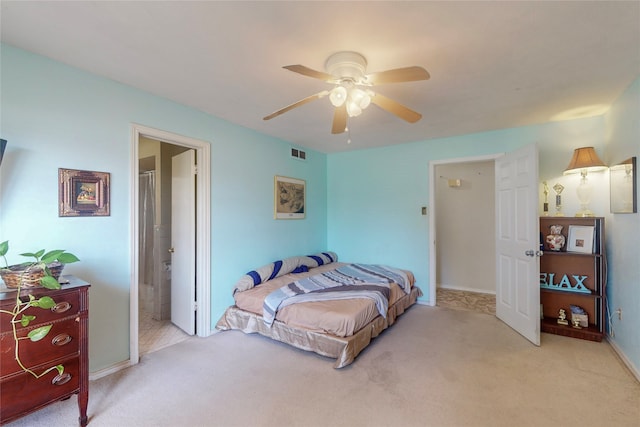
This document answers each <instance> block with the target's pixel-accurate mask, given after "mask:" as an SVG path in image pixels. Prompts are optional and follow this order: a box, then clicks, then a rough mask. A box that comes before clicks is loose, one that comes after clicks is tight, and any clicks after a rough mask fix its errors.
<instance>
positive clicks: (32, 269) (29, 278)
mask: <svg viewBox="0 0 640 427" xmlns="http://www.w3.org/2000/svg"><path fill="white" fill-rule="evenodd" d="M47 267H48V268H49V271H50V272H51V276H53V278H54V279H56V280H58V278H59V277H60V274H62V269H63V268H64V264H62V263H60V262H52V263H51V264H49V265H47ZM44 276H45V271H44V269H43V268H42V267H41V266H40V265H32V264H18V265H10V266H9V267H7V268H3V269H0V278H2V280H3V281H4V284H5V286H6V287H7V288H14V289H15V288H18V287H22V288H39V287H40V286H41V285H40V280H41V279H42V278H43V277H44Z"/></svg>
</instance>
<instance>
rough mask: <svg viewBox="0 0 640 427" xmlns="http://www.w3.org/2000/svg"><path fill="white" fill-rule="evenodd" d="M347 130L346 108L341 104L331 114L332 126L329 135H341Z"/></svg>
mask: <svg viewBox="0 0 640 427" xmlns="http://www.w3.org/2000/svg"><path fill="white" fill-rule="evenodd" d="M346 129H347V106H346V104H342V105H341V106H340V107H336V109H335V111H334V112H333V126H332V127H331V133H333V134H337V133H343V132H344V131H345V130H346Z"/></svg>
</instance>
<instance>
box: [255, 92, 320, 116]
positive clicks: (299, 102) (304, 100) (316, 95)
mask: <svg viewBox="0 0 640 427" xmlns="http://www.w3.org/2000/svg"><path fill="white" fill-rule="evenodd" d="M327 95H329V91H328V90H323V91H322V92H318V93H316V94H314V95H311V96H307V97H306V98H304V99H301V100H300V101H298V102H294V103H293V104H291V105H287V106H286V107H284V108H281V109H280V110H278V111H275V112H273V113H271V114H269V115H268V116H266V117H263V118H262V120H271V119H273V118H274V117H278V116H279V115H280V114H284V113H286V112H287V111H289V110H293V109H294V108H296V107H299V106H301V105H304V104H306V103H308V102H311V101H314V100H316V99H320V98H323V97H325V96H327Z"/></svg>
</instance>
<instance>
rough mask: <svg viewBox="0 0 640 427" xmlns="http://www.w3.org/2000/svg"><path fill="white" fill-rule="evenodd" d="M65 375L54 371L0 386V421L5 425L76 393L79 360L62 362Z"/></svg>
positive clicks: (20, 376)
mask: <svg viewBox="0 0 640 427" xmlns="http://www.w3.org/2000/svg"><path fill="white" fill-rule="evenodd" d="M62 365H64V372H63V373H62V376H59V375H58V371H57V370H55V369H54V370H53V372H49V373H48V374H47V375H45V376H43V377H41V378H34V377H33V376H32V375H31V374H28V373H22V374H20V375H16V376H13V377H11V378H10V379H6V380H2V381H1V382H0V396H2V418H1V421H2V422H3V423H4V422H7V421H10V420H12V419H14V418H17V417H19V416H21V415H24V414H26V413H29V412H31V411H33V410H36V409H39V408H41V407H43V406H46V405H48V404H50V403H53V402H55V401H58V400H60V399H63V398H66V397H69V396H71V395H72V394H73V393H77V392H78V390H79V385H80V375H79V373H80V368H79V361H78V358H77V357H76V358H74V359H69V360H66V361H64V362H62Z"/></svg>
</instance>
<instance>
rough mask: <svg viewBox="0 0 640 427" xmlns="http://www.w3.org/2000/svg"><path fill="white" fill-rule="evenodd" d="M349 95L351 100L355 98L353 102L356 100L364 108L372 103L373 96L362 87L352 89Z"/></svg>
mask: <svg viewBox="0 0 640 427" xmlns="http://www.w3.org/2000/svg"><path fill="white" fill-rule="evenodd" d="M349 97H350V98H351V100H353V102H355V103H356V104H357V105H358V107H360V108H361V109H363V110H364V109H365V108H367V107H368V106H369V104H370V103H371V97H370V96H369V94H368V93H367V92H365V91H364V90H362V89H358V88H354V89H351V92H350V93H349Z"/></svg>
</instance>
